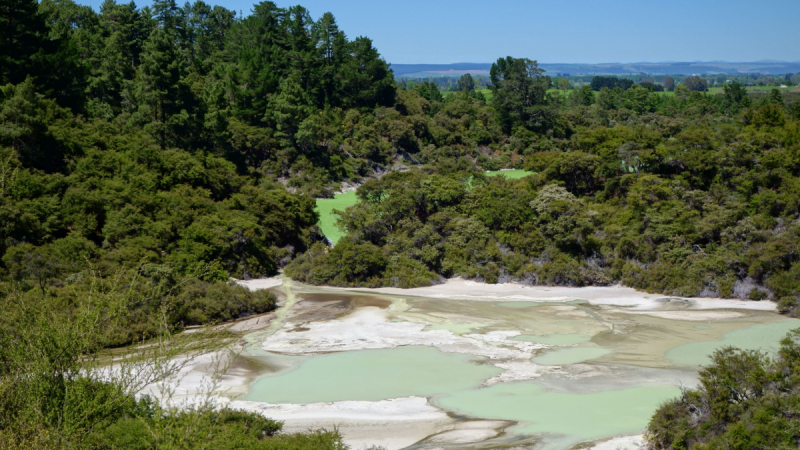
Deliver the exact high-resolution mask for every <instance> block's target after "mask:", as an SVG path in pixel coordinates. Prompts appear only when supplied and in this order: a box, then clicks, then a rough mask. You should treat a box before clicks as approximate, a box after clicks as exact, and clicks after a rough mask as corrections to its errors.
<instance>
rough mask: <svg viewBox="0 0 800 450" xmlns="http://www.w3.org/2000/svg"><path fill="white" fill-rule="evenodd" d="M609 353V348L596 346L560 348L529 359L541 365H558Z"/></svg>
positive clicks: (575, 362)
mask: <svg viewBox="0 0 800 450" xmlns="http://www.w3.org/2000/svg"><path fill="white" fill-rule="evenodd" d="M609 353H611V351H610V350H606V349H604V348H597V347H574V348H562V349H558V350H553V351H549V352H547V353H545V354H544V355H541V356H537V357H535V358H532V359H531V361H533V362H535V363H536V364H541V365H543V366H560V365H563V364H577V363H580V362H584V361H589V360H590V359H596V358H599V357H601V356H604V355H607V354H609Z"/></svg>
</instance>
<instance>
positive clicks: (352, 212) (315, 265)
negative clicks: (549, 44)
mask: <svg viewBox="0 0 800 450" xmlns="http://www.w3.org/2000/svg"><path fill="white" fill-rule="evenodd" d="M551 85H552V80H551V79H550V78H548V77H547V76H546V75H544V74H543V73H542V72H541V71H540V70H539V69H538V68H537V65H536V64H535V62H531V61H528V60H524V59H515V58H503V59H500V60H498V62H497V63H496V64H495V65H493V67H492V87H491V93H492V95H493V96H492V99H491V101H490V102H488V104H486V105H485V104H484V103H483V101H481V100H479V99H476V98H475V97H476V96H475V95H474V94H471V93H470V92H468V91H464V92H460V93H458V95H454V96H450V97H448V98H446V99H445V100H444V101H443V102H437V101H436V100H428V99H422V98H419V95H418V94H417V93H416V92H411V91H405V92H404V91H398V100H397V106H396V107H395V109H396V110H397V111H399V112H400V114H402V113H405V114H407V115H411V116H414V115H416V116H418V117H419V119H417V120H415V119H410V121H411V122H412V123H421V124H425V127H424V128H422V130H421V132H417V133H416V140H417V144H416V147H418V148H420V151H419V152H418V153H414V154H412V157H413V158H414V159H415V160H417V161H419V163H420V164H419V165H417V166H415V170H409V171H406V172H397V171H396V172H393V173H390V174H388V175H385V176H383V177H382V178H380V179H375V180H369V181H367V182H366V183H364V185H363V186H362V187H361V188H360V189H359V191H358V195H359V198H360V199H361V202H360V203H359V204H358V205H356V206H354V207H351V208H348V209H347V211H344V212H342V214H341V222H340V223H341V226H343V227H344V229H346V230H347V231H348V236H347V238H346V239H344V240H342V241H340V242H339V243H338V244H337V246H336V247H335V248H333V249H328V248H326V247H325V246H323V245H321V244H316V245H313V246H312V247H311V248H310V250H309V252H308V253H306V254H304V255H301V256H300V257H298V258H296V259H295V260H294V261H293V262H292V263H291V264H290V265H289V267H288V268H287V273H289V274H290V275H291V276H293V277H295V278H299V279H302V280H305V281H308V282H312V283H327V284H337V285H345V286H346V285H351V286H352V285H366V286H380V285H396V286H405V287H410V286H419V285H425V284H428V283H433V282H436V281H437V280H439V279H440V278H441V277H450V276H464V277H469V278H476V279H479V280H484V281H487V282H491V283H494V282H503V281H519V282H524V283H531V284H558V285H569V286H583V285H591V284H594V285H604V284H610V283H616V282H622V283H624V284H626V285H630V286H634V287H637V288H640V289H645V290H648V291H651V292H660V293H665V294H669V295H682V296H713V297H717V296H720V297H738V298H745V299H752V300H762V299H772V300H775V301H778V302H780V307H781V308H782V310H783V311H785V312H791V313H795V309H796V308H797V305H798V300H800V297H798V294H800V263H799V260H798V248H797V246H798V242H800V222H798V208H799V207H800V178H798V175H800V121H798V119H800V102H798V101H797V100H798V97H800V95H798V94H795V93H788V94H781V93H780V92H779V91H777V90H773V91H772V92H771V93H768V94H763V95H755V94H748V93H747V91H746V90H745V88H744V87H743V86H742V85H741V84H739V83H730V84H728V85H726V86H725V88H724V92H723V93H722V94H719V95H714V94H707V93H703V92H700V91H698V90H691V89H690V88H689V87H687V86H686V85H684V84H681V85H678V86H676V87H675V89H674V94H672V93H666V92H665V93H659V92H655V91H654V90H652V89H648V88H647V87H646V86H642V85H640V84H630V85H629V87H628V88H627V89H625V90H623V89H622V88H621V87H619V86H616V87H614V88H613V89H609V88H607V87H605V86H603V87H600V89H599V92H597V93H595V92H594V91H592V89H591V87H590V86H584V87H582V88H580V89H574V90H571V91H568V94H567V95H564V94H562V93H561V92H558V91H554V90H552V89H550V88H551ZM426 109H427V114H425V111H426ZM415 112H416V114H415ZM426 115H427V117H426ZM443 125H448V126H449V127H451V130H452V131H451V132H450V133H448V134H446V135H445V136H447V137H448V138H450V139H451V140H450V141H449V142H448V141H440V140H437V137H439V136H442V131H441V128H440V127H442V126H443ZM406 148H407V147H406ZM502 167H524V168H526V169H528V170H531V171H533V172H535V174H534V175H532V176H529V177H527V178H523V179H520V180H505V179H503V178H486V177H484V176H483V175H482V174H481V172H482V171H483V170H492V169H498V168H502Z"/></svg>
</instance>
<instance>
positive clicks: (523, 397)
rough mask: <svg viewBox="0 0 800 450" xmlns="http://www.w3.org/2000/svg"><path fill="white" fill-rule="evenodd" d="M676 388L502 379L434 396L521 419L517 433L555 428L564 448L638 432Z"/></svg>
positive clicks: (469, 409) (474, 412) (449, 404)
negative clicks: (576, 389) (565, 386)
mask: <svg viewBox="0 0 800 450" xmlns="http://www.w3.org/2000/svg"><path fill="white" fill-rule="evenodd" d="M679 394H680V390H679V389H678V388H676V387H671V386H663V385H655V386H640V387H633V388H628V389H622V390H615V391H603V392H596V393H590V394H569V393H560V392H552V391H547V390H545V389H543V388H542V387H541V386H538V385H536V384H534V383H525V382H520V383H502V384H496V385H493V386H491V387H488V388H484V389H477V390H471V391H464V392H459V393H457V394H455V395H451V396H449V397H445V398H440V399H437V400H436V403H437V405H438V406H441V407H443V408H447V409H450V410H455V411H457V412H460V413H464V414H468V415H470V416H474V417H482V418H494V419H505V420H516V421H521V422H523V423H522V424H520V426H519V427H515V428H514V429H512V430H511V431H513V432H514V433H519V434H534V433H557V434H561V435H563V438H562V439H561V440H560V441H561V444H562V445H558V444H556V446H557V447H560V448H564V447H568V446H570V445H572V443H575V442H577V441H581V440H588V439H595V438H600V437H605V436H613V435H619V434H629V433H636V432H639V431H641V430H643V429H644V428H645V427H646V426H647V422H648V420H650V416H651V415H652V414H653V411H655V409H656V408H657V407H658V405H660V404H661V403H663V402H664V401H666V400H668V399H671V398H674V397H676V396H678V395H679Z"/></svg>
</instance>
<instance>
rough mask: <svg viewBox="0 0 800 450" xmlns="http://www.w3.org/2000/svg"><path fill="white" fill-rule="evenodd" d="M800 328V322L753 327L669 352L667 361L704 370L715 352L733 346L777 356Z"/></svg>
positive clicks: (794, 320) (666, 355) (791, 321)
mask: <svg viewBox="0 0 800 450" xmlns="http://www.w3.org/2000/svg"><path fill="white" fill-rule="evenodd" d="M798 327H800V320H797V319H793V320H784V321H781V322H773V323H765V324H759V325H751V326H749V327H748V328H744V329H741V330H735V331H731V332H730V333H725V334H724V335H722V338H721V339H720V340H717V341H701V342H690V343H688V344H683V345H679V346H677V347H674V348H671V349H669V350H668V351H667V352H666V353H665V354H664V357H665V358H666V359H668V360H669V361H671V362H672V363H674V364H678V365H682V366H703V365H707V364H709V363H711V354H712V353H714V350H717V349H719V348H722V347H725V346H729V345H730V346H733V347H738V348H741V349H744V350H764V351H766V352H769V353H774V352H775V351H776V350H777V349H778V347H779V345H780V340H781V339H783V337H784V336H786V333H788V332H789V331H790V330H793V329H795V328H798Z"/></svg>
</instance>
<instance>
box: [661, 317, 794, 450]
mask: <svg viewBox="0 0 800 450" xmlns="http://www.w3.org/2000/svg"><path fill="white" fill-rule="evenodd" d="M799 339H800V329H798V330H794V331H792V332H790V333H789V334H788V335H787V336H786V337H785V338H784V339H783V340H782V341H781V347H780V350H779V351H778V355H777V356H776V357H775V358H770V357H769V356H768V355H767V354H765V353H763V352H760V351H757V350H739V349H736V348H733V347H726V348H723V349H720V350H718V351H716V352H715V353H714V355H713V357H712V363H711V364H710V365H709V366H708V367H706V368H704V369H703V370H701V371H700V385H699V387H698V388H696V389H686V390H684V391H683V394H682V395H681V396H680V397H679V398H677V399H675V400H673V401H670V402H667V403H665V404H664V405H662V406H661V407H660V408H659V409H658V410H657V411H656V413H655V414H654V415H653V418H652V419H651V420H650V424H649V425H648V429H647V432H648V436H647V437H648V441H649V442H648V446H649V448H652V449H676V450H678V449H695V450H711V449H757V448H769V449H790V448H796V447H797V441H798V439H800V432H798V429H800V423H798V418H797V404H798V401H800V393H798V386H799V385H800V342H799Z"/></svg>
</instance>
